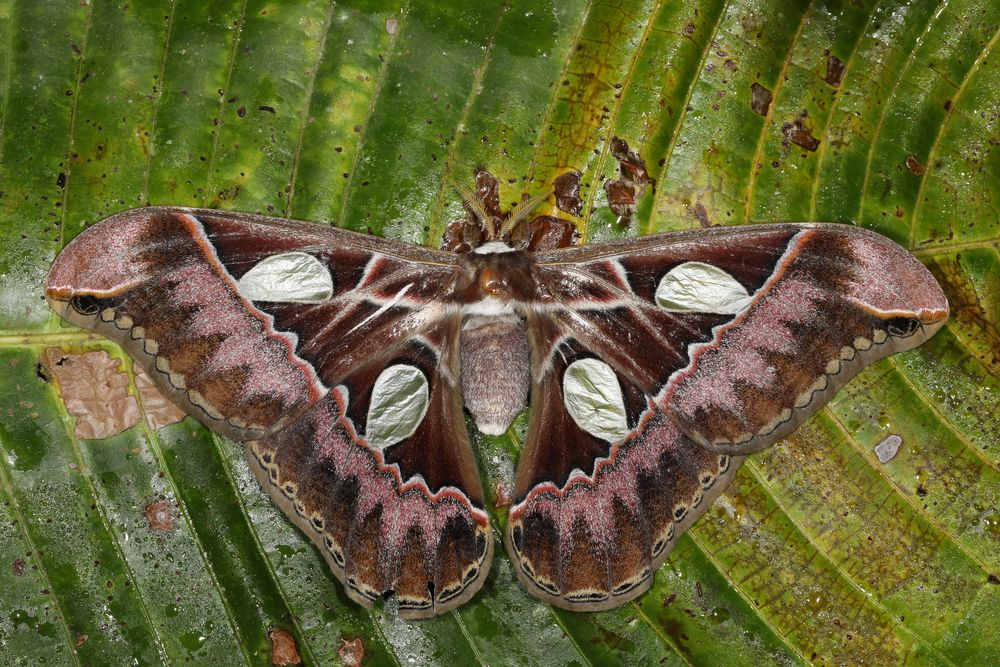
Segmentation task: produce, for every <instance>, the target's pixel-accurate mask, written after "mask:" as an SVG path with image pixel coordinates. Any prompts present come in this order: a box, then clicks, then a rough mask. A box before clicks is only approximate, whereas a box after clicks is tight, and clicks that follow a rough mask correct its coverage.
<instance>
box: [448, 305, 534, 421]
mask: <svg viewBox="0 0 1000 667" xmlns="http://www.w3.org/2000/svg"><path fill="white" fill-rule="evenodd" d="M461 344H462V395H463V397H464V399H465V407H467V408H468V409H469V412H470V413H472V418H473V419H474V420H475V421H476V426H477V427H478V428H479V430H480V431H482V432H483V433H486V434H487V435H500V434H501V433H503V432H504V431H506V430H507V429H508V428H509V427H510V424H511V422H513V421H514V418H515V417H516V416H517V414H518V413H519V412H520V411H521V410H523V409H524V407H525V405H527V402H528V388H529V385H530V382H531V370H530V369H531V350H530V348H529V347H528V336H527V333H526V332H525V329H524V322H523V321H522V320H521V319H520V318H517V317H503V318H500V317H479V316H472V317H468V318H466V320H465V323H464V325H463V326H462V341H461Z"/></svg>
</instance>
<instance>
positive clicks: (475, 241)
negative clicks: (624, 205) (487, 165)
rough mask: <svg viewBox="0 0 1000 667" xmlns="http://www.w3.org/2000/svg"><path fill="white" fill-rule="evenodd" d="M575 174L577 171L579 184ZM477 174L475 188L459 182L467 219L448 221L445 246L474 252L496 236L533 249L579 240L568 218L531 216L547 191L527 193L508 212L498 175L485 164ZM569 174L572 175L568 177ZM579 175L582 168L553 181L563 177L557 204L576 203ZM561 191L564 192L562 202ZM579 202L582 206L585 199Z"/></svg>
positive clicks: (455, 250) (443, 241)
mask: <svg viewBox="0 0 1000 667" xmlns="http://www.w3.org/2000/svg"><path fill="white" fill-rule="evenodd" d="M572 174H576V177H575V185H574V179H573V178H572ZM474 176H475V182H476V187H475V190H474V191H467V190H465V189H464V188H463V187H462V186H461V185H459V184H455V188H456V189H457V190H459V192H461V193H462V197H463V201H462V206H463V208H464V209H465V219H464V220H454V221H452V222H449V223H448V226H447V227H446V228H445V231H444V237H443V238H442V239H441V249H442V250H448V251H451V252H459V253H461V252H471V251H472V250H473V249H474V248H476V247H478V246H480V245H482V244H483V243H485V242H486V241H488V240H490V239H496V238H499V239H500V240H503V241H505V242H507V243H509V244H511V245H512V246H515V247H525V248H527V249H528V250H532V251H537V250H553V249H555V248H565V247H568V246H571V245H573V244H574V243H576V240H577V238H578V235H577V233H576V226H575V225H574V224H573V223H572V222H570V221H568V220H561V219H560V218H556V217H553V216H548V215H539V216H535V217H534V218H533V219H531V220H530V221H528V220H527V216H528V214H530V212H531V211H532V209H534V207H535V206H536V205H537V204H539V203H541V201H542V200H543V199H544V198H545V195H544V194H543V195H540V196H538V197H534V198H529V197H527V196H526V195H525V197H524V199H522V201H521V202H520V203H518V204H517V205H515V206H514V207H512V208H511V209H510V210H509V211H506V212H505V211H502V210H501V209H500V188H499V181H498V180H497V178H496V176H494V175H493V174H491V173H490V172H488V171H487V170H486V169H484V168H482V167H478V168H476V170H475V172H474ZM567 176H569V177H570V178H565V177H567ZM579 178H580V172H568V173H567V174H563V175H562V176H560V177H558V178H556V179H555V181H554V182H553V184H554V185H555V183H556V181H560V179H563V180H562V181H561V182H560V183H559V185H558V186H557V187H556V197H557V206H559V207H560V209H561V210H566V209H564V208H562V206H563V205H564V204H565V205H566V206H567V207H572V206H573V205H574V204H573V202H572V200H573V198H574V197H575V198H576V200H577V201H579V190H580V186H579ZM559 192H562V198H563V201H562V203H560V199H559V197H560V195H559ZM576 206H577V208H580V207H582V201H579V204H576ZM512 223H513V224H512Z"/></svg>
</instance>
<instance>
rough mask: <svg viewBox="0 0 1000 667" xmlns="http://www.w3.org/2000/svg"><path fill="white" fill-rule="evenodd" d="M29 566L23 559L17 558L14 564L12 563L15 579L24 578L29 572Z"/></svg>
mask: <svg viewBox="0 0 1000 667" xmlns="http://www.w3.org/2000/svg"><path fill="white" fill-rule="evenodd" d="M27 569H28V568H27V565H26V564H25V562H24V559H23V558H16V559H14V562H13V563H11V566H10V570H11V572H13V573H14V576H15V577H23V576H24V572H25V570H27Z"/></svg>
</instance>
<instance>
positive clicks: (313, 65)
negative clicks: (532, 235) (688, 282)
mask: <svg viewBox="0 0 1000 667" xmlns="http://www.w3.org/2000/svg"><path fill="white" fill-rule="evenodd" d="M998 35H1000V5H998V3H997V1H996V0H879V1H876V0H855V1H852V2H847V1H834V0H815V1H813V2H805V1H803V2H798V1H797V0H749V1H746V2H735V1H733V2H724V1H722V0H699V1H693V0H641V1H640V0H636V1H633V0H607V1H598V0H593V1H591V2H584V1H581V0H566V1H559V2H555V1H552V2H545V1H538V2H523V1H518V0H511V1H498V0H481V1H479V2H474V3H473V2H463V3H455V2H451V1H445V0H440V1H439V2H436V3H435V2H433V1H421V2H388V1H381V2H376V1H374V0H373V1H371V2H365V1H360V2H350V3H343V4H340V3H332V2H320V1H315V2H313V1H305V0H298V1H288V0H283V1H281V2H278V1H277V0H271V1H264V0H132V1H131V2H126V1H124V0H118V1H111V0H83V1H79V0H72V1H70V0H66V1H58V0H0V329H2V330H0V357H2V359H0V368H2V369H3V372H2V375H0V452H2V456H0V663H3V664H24V665H28V664H31V665H34V664H39V663H40V662H47V663H49V664H101V665H103V664H124V663H130V662H133V661H134V662H138V663H141V664H156V663H171V664H181V663H186V662H192V661H194V662H198V663H216V664H233V663H234V662H247V663H255V664H267V663H268V662H269V661H270V648H269V643H268V639H267V634H268V632H269V631H270V630H273V629H281V630H284V631H287V632H289V633H290V634H291V635H292V637H293V638H294V640H295V642H296V644H297V646H298V651H299V653H300V654H301V656H302V658H303V660H304V661H305V662H307V663H309V664H319V663H327V662H331V661H336V660H338V659H339V657H338V651H339V650H340V649H341V648H342V647H343V646H344V642H345V641H352V640H355V639H361V641H362V643H363V646H364V652H365V657H364V660H365V661H366V663H367V664H389V665H392V664H399V665H408V664H477V663H478V664H493V665H503V664H531V663H535V664H547V665H598V664H612V663H615V662H618V661H626V660H627V661H629V662H630V663H635V664H655V663H663V664H683V665H700V664H706V665H707V664H713V665H714V664H734V665H735V664H748V665H749V664H754V665H758V664H803V663H810V662H815V663H817V664H834V663H835V664H843V663H847V664H856V663H862V662H863V663H866V664H881V665H885V664H900V663H906V664H955V665H970V664H988V663H990V662H995V661H996V659H997V658H996V656H997V655H998V652H1000V632H998V625H997V618H998V614H1000V579H998V573H1000V508H998V506H1000V483H998V482H1000V445H998V436H997V433H998V432H1000V330H998V325H1000V256H998V246H1000V241H998V239H1000V223H998V211H1000V149H998V143H1000V57H998V56H1000V48H998V46H997V38H998ZM613 137H619V138H621V139H623V140H625V141H626V142H627V143H628V144H629V146H630V147H631V148H632V149H633V150H635V151H636V152H637V153H638V154H639V156H640V157H641V158H642V159H643V160H645V163H646V166H647V169H648V171H649V175H650V176H651V177H652V178H654V179H655V180H656V185H655V188H652V187H651V188H649V189H648V190H647V192H646V194H645V195H644V196H643V197H641V198H640V199H639V202H638V211H637V213H636V216H635V219H634V220H632V221H631V223H629V224H627V225H623V224H621V223H620V222H619V221H618V220H617V216H616V215H615V214H614V213H612V212H611V210H610V209H609V206H608V201H607V198H606V195H605V190H604V187H603V183H604V181H605V180H607V179H615V178H618V162H617V160H616V159H615V157H614V155H612V152H611V146H612V138H613ZM476 165H483V166H485V167H487V168H488V169H489V170H490V171H492V172H493V173H495V174H496V175H497V176H498V177H499V178H500V180H501V184H502V190H501V197H502V200H503V202H504V204H505V206H506V205H509V204H510V203H511V202H513V201H515V200H517V199H519V198H520V196H521V194H522V193H530V194H537V193H539V192H542V191H543V190H544V189H545V188H546V187H547V186H548V184H549V183H550V182H551V181H552V179H553V178H555V177H556V176H558V175H560V174H562V173H564V172H566V171H568V170H574V169H575V170H579V171H580V172H581V173H582V190H581V192H582V196H583V200H584V203H583V208H582V215H581V216H580V217H578V218H575V219H574V220H575V222H576V224H577V225H578V228H579V230H580V232H581V233H582V235H583V237H584V239H585V240H586V241H587V242H594V241H601V240H605V239H609V238H613V237H619V236H623V235H635V234H642V233H649V232H654V231H664V230H672V229H686V228H692V227H698V226H703V225H731V224H743V223H747V222H768V221H777V220H828V221H839V222H855V223H857V224H860V225H862V226H865V227H868V228H870V229H874V230H877V231H879V232H881V233H883V234H886V235H888V236H890V237H892V238H893V239H895V240H896V241H898V242H900V243H901V244H903V245H904V246H906V247H908V248H909V249H911V250H912V251H913V252H914V253H915V254H916V255H917V256H918V257H919V258H920V260H921V261H923V262H924V263H925V264H926V265H927V266H928V267H930V269H931V270H932V271H933V272H934V274H935V275H936V276H937V277H938V279H939V281H940V282H941V283H942V285H943V286H944V288H945V290H946V292H947V294H948V297H949V300H950V302H951V306H952V312H953V318H952V320H951V322H950V323H949V324H948V326H947V327H946V328H945V329H944V330H943V331H941V332H940V333H939V334H938V335H937V336H936V337H935V338H934V339H933V340H931V341H930V342H928V343H927V344H926V345H924V346H923V347H921V348H920V349H918V350H916V351H914V352H911V353H908V354H905V355H900V356H897V357H894V358H893V359H890V360H887V361H884V362H882V363H879V364H876V365H875V366H873V367H871V368H870V369H868V370H866V371H865V372H864V373H862V374H861V375H860V376H859V377H858V378H857V379H856V380H855V381H854V382H852V383H851V384H850V385H848V386H847V387H846V388H845V389H843V390H842V391H841V393H840V394H839V395H838V397H837V399H836V400H835V401H834V402H833V403H832V404H831V405H830V406H829V407H828V408H826V409H824V410H823V411H822V412H821V413H820V414H819V415H818V416H817V417H816V418H814V419H812V420H811V421H810V422H809V423H808V424H806V425H805V426H804V427H802V428H801V429H800V430H799V431H798V432H797V433H796V434H795V435H794V436H793V437H791V438H789V439H788V440H786V441H783V442H781V443H779V444H778V445H777V446H775V447H774V448H772V449H771V450H769V451H767V452H763V453H760V454H757V455H754V456H753V457H751V459H750V460H749V463H748V464H747V465H746V466H745V467H744V468H743V469H742V471H741V472H740V474H739V476H738V477H737V479H736V481H735V482H734V484H733V485H732V487H731V488H730V489H729V491H728V492H727V493H726V494H725V495H724V496H723V497H721V498H720V499H719V500H718V501H717V502H716V503H715V504H714V506H713V507H712V508H711V509H710V510H709V511H708V513H707V514H706V516H705V517H704V518H703V519H702V520H701V521H700V522H699V523H698V524H697V525H696V527H695V528H694V529H692V530H691V531H690V532H689V533H688V534H687V535H686V536H684V537H683V539H681V540H680V542H679V544H678V546H677V548H676V550H675V551H674V552H673V553H672V554H671V556H670V558H669V560H668V561H667V563H666V564H665V565H664V567H663V568H662V569H661V570H660V571H659V572H658V573H657V575H656V580H655V584H654V586H653V589H652V590H651V591H650V592H649V593H648V594H646V595H645V596H643V597H641V598H639V599H638V600H637V601H636V602H635V603H632V604H628V605H625V606H623V607H621V608H619V609H617V610H614V611H610V612H605V613H600V614H575V613H569V612H565V611H561V610H558V609H554V608H552V607H550V606H548V605H546V604H544V603H541V602H539V601H537V600H535V599H534V598H532V597H530V596H528V595H527V594H526V593H525V591H524V590H523V589H522V588H521V587H520V586H519V585H517V583H516V582H515V579H514V576H513V573H512V571H511V567H510V565H509V563H508V562H507V560H506V558H505V557H504V556H502V555H498V557H497V559H496V562H495V565H494V568H493V571H492V573H491V575H490V577H489V580H488V582H487V584H486V586H485V588H484V589H483V591H482V592H481V593H480V594H479V595H478V596H477V597H476V598H475V600H474V601H473V602H472V603H470V604H467V605H465V606H463V607H461V608H460V609H459V610H458V611H456V612H453V613H449V614H446V615H444V616H441V617H438V618H435V619H433V620H430V621H425V622H418V623H408V622H404V621H401V620H399V618H398V617H396V616H395V615H394V614H392V612H391V611H390V610H387V609H385V608H384V607H382V606H378V607H376V609H374V610H373V611H371V612H369V611H366V610H363V609H361V608H360V607H358V606H356V605H354V604H353V603H351V602H350V601H349V600H348V599H347V598H346V596H345V595H344V593H343V590H342V589H341V587H340V586H339V584H337V583H336V581H335V580H334V578H333V577H332V576H331V575H330V574H329V573H328V571H327V568H326V566H325V565H324V563H323V561H322V559H321V557H320V556H319V554H318V553H317V551H316V550H315V549H314V548H313V547H312V546H311V544H309V543H307V542H306V541H305V539H304V538H303V537H302V535H300V534H299V532H298V531H297V530H296V529H294V528H293V527H292V526H291V525H290V524H289V523H288V522H287V521H286V520H285V519H284V517H283V516H282V515H281V514H280V512H279V511H278V510H277V509H276V508H275V507H274V506H273V505H272V504H271V502H270V501H269V499H268V498H267V496H266V495H265V494H264V493H263V492H262V491H261V490H260V488H259V487H258V485H257V483H256V482H255V481H254V480H253V478H252V477H251V475H250V472H249V470H248V468H247V466H246V464H245V463H244V461H243V459H242V452H241V448H240V446H239V445H238V444H237V443H234V442H230V441H227V440H224V439H222V438H219V437H216V436H213V435H212V434H210V433H209V432H207V431H206V430H205V429H203V428H201V427H200V426H198V425H197V424H195V423H194V422H193V421H191V420H187V421H185V422H183V423H182V424H178V425H174V426H168V427H165V428H163V429H160V430H157V431H153V430H150V429H148V428H144V427H137V428H133V429H131V430H128V431H126V432H124V433H122V434H120V435H117V436H115V437H112V438H110V439H106V440H84V439H78V438H76V437H75V436H74V429H73V418H72V417H71V416H70V415H69V413H68V412H67V410H66V408H65V406H64V403H63V401H62V399H61V397H60V395H59V394H58V393H57V390H56V387H55V386H54V385H53V384H52V383H51V382H47V381H46V377H45V376H46V374H45V373H44V372H41V373H40V372H39V368H38V366H37V363H38V360H39V358H40V357H41V356H42V355H43V354H44V351H45V349H46V348H48V347H52V346H56V345H58V346H61V347H62V348H64V349H65V350H67V351H75V352H81V351H84V350H90V349H106V350H108V351H109V352H110V353H111V354H112V355H113V356H114V357H117V358H121V359H122V364H123V367H124V369H125V371H126V372H127V373H128V374H129V377H130V378H131V377H132V370H131V365H130V362H129V361H128V360H127V358H125V357H123V355H122V353H121V351H120V350H119V349H118V348H116V347H115V346H113V345H111V344H110V343H106V342H103V341H100V340H97V339H94V338H92V337H90V336H88V335H86V334H84V333H82V332H79V331H77V330H74V329H72V328H70V327H67V326H65V325H63V324H61V323H60V322H59V321H57V319H56V318H55V317H54V316H53V315H52V314H51V313H50V312H49V311H48V309H47V308H46V306H45V303H44V301H43V300H42V298H41V285H42V281H43V278H44V275H45V273H46V271H47V269H48V266H49V264H50V263H51V261H52V259H53V258H54V257H55V255H56V253H57V252H58V251H59V249H60V248H61V247H62V246H63V245H64V244H65V243H66V242H68V241H69V240H70V239H72V238H73V237H74V236H75V235H76V234H78V233H79V232H80V231H81V230H82V229H83V228H84V227H85V226H86V225H88V224H90V223H93V222H95V221H96V220H99V219H100V218H103V217H105V216H107V215H110V214H112V213H115V212H117V211H121V210H124V209H127V208H131V207H135V206H141V205H144V204H147V203H151V204H181V205H191V206H209V207H219V208H225V209H234V210H240V211H256V212H264V213H271V214H274V215H279V216H287V217H294V218H300V219H306V220H312V221H316V222H319V223H327V224H330V223H332V224H338V225H341V226H343V227H346V228H350V229H355V230H371V231H372V232H373V233H375V234H380V235H384V236H389V237H393V238H397V239H402V240H406V241H410V242H414V243H426V244H429V245H437V244H438V243H439V240H440V237H441V234H442V231H443V229H444V226H445V225H446V224H447V222H448V221H449V220H452V219H455V218H458V217H460V216H461V208H460V206H459V201H458V197H457V195H456V193H455V192H454V191H453V190H452V189H451V188H450V187H449V186H448V185H447V183H448V180H449V179H456V180H458V181H461V182H464V183H466V184H468V185H471V174H472V169H473V168H474V167H475V166H476ZM542 211H543V212H547V213H553V214H555V213H557V212H556V211H555V208H554V206H553V205H552V202H551V201H550V203H549V204H547V205H546V206H544V207H543V208H542ZM560 215H561V216H562V217H564V218H569V217H570V216H568V214H565V213H562V214H560ZM524 421H525V418H524V417H522V419H521V423H520V425H519V428H520V429H521V430H520V431H519V430H518V429H514V430H513V431H512V434H511V435H509V436H505V437H502V438H485V437H481V436H477V437H476V440H475V444H476V447H477V450H478V456H479V460H480V463H481V470H482V474H483V478H484V483H485V486H486V488H488V489H494V488H495V485H496V483H497V482H499V481H501V480H503V479H504V478H505V477H506V476H509V475H511V473H512V470H513V466H514V464H515V462H516V458H517V452H518V450H519V447H520V440H519V438H518V433H519V432H523V425H524ZM890 435H897V436H899V437H900V438H901V439H902V444H901V446H900V448H899V451H898V453H897V455H896V456H895V458H893V459H891V460H890V461H887V462H885V463H882V462H880V460H879V458H878V456H877V455H876V454H875V451H874V448H875V446H876V445H877V444H878V443H879V442H881V441H883V440H884V439H885V438H887V437H888V436H890ZM154 501H155V502H159V501H166V502H167V505H166V506H167V507H168V508H169V510H170V512H171V513H172V516H173V518H174V520H175V523H176V525H175V527H174V529H173V530H172V531H169V532H163V531H156V530H153V529H152V528H151V527H150V525H148V522H147V520H146V518H145V516H144V508H145V507H146V506H147V505H149V504H150V503H151V502H154ZM493 516H494V518H495V521H496V527H497V534H498V535H499V531H500V528H501V527H502V525H503V522H504V520H505V518H504V512H503V510H500V511H495V512H493ZM499 553H500V552H499V550H498V554H499Z"/></svg>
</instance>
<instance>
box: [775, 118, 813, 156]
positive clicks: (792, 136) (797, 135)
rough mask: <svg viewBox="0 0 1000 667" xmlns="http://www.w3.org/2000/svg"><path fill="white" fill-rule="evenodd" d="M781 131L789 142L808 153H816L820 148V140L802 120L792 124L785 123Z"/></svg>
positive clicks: (796, 120) (797, 119) (799, 119)
mask: <svg viewBox="0 0 1000 667" xmlns="http://www.w3.org/2000/svg"><path fill="white" fill-rule="evenodd" d="M781 131H782V132H783V133H784V134H785V138H786V139H787V140H788V141H791V142H792V143H793V144H795V145H796V146H801V147H802V148H804V149H806V150H807V151H811V152H816V149H817V148H819V139H817V138H816V137H814V136H813V134H812V130H811V129H809V127H808V126H807V125H806V124H805V122H804V121H803V120H802V119H801V118H796V119H795V120H794V121H793V122H791V123H785V124H784V125H782V126H781Z"/></svg>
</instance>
